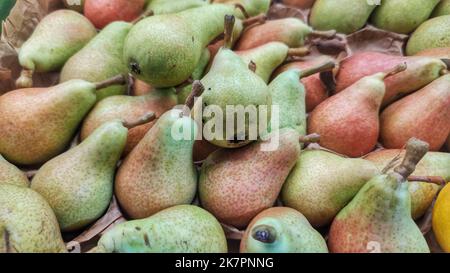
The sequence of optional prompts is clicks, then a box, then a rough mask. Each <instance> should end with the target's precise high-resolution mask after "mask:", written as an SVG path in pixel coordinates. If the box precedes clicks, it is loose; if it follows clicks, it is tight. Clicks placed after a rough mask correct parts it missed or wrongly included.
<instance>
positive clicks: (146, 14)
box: [131, 9, 155, 25]
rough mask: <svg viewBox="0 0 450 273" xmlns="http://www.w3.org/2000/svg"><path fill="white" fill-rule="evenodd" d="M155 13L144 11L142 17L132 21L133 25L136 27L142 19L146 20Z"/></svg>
mask: <svg viewBox="0 0 450 273" xmlns="http://www.w3.org/2000/svg"><path fill="white" fill-rule="evenodd" d="M154 14H155V13H154V12H153V10H151V9H148V10H146V11H144V12H143V13H142V14H141V15H139V17H138V18H136V19H134V20H133V21H131V24H132V25H136V24H137V23H139V22H140V21H141V20H142V19H145V18H146V17H149V16H153V15H154Z"/></svg>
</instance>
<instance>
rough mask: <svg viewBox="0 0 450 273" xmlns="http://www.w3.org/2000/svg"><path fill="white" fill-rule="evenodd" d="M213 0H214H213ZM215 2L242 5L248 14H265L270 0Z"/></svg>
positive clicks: (223, 0)
mask: <svg viewBox="0 0 450 273" xmlns="http://www.w3.org/2000/svg"><path fill="white" fill-rule="evenodd" d="M211 2H212V1H211ZM214 3H227V4H235V5H236V4H238V5H242V7H243V8H244V10H245V12H246V14H247V15H248V16H256V15H259V14H265V13H267V12H268V11H269V8H270V4H271V1H270V0H214Z"/></svg>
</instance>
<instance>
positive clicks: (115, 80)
mask: <svg viewBox="0 0 450 273" xmlns="http://www.w3.org/2000/svg"><path fill="white" fill-rule="evenodd" d="M126 83H127V79H126V77H125V76H124V75H117V76H115V77H112V78H110V79H107V80H105V81H102V82H98V83H96V84H95V89H96V90H100V89H103V88H106V87H109V86H112V85H124V84H126Z"/></svg>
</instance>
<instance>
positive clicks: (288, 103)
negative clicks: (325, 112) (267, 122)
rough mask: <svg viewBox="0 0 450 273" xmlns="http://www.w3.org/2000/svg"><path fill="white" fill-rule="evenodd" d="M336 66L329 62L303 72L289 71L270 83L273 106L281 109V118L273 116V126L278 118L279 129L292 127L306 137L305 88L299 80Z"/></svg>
mask: <svg viewBox="0 0 450 273" xmlns="http://www.w3.org/2000/svg"><path fill="white" fill-rule="evenodd" d="M334 66H335V65H334V63H333V62H327V63H322V64H320V65H317V66H315V67H312V68H310V69H306V70H303V71H300V70H297V69H295V70H294V69H293V70H288V71H286V72H283V73H281V74H280V75H279V76H278V77H276V78H275V79H274V80H273V81H272V82H271V83H270V85H269V91H270V93H271V95H272V105H273V106H278V108H279V116H277V117H275V116H274V115H272V120H271V126H273V124H274V122H275V120H274V119H275V118H276V119H278V120H277V122H278V127H279V128H285V127H290V128H292V129H295V130H296V131H297V132H298V133H299V134H300V135H306V130H307V128H306V127H307V126H306V105H305V87H304V86H303V84H302V83H301V82H300V81H299V79H302V78H306V77H308V76H311V75H313V74H316V73H319V72H324V71H327V70H331V69H333V68H334ZM271 129H273V128H271Z"/></svg>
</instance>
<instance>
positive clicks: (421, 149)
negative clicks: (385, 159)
mask: <svg viewBox="0 0 450 273" xmlns="http://www.w3.org/2000/svg"><path fill="white" fill-rule="evenodd" d="M429 147H430V145H429V144H428V143H426V142H424V141H422V140H419V139H417V138H411V139H410V140H408V143H407V144H406V154H405V157H404V158H403V161H402V163H401V164H400V166H398V167H396V168H395V169H394V172H396V173H397V174H399V175H401V176H402V177H403V178H404V180H406V178H407V177H408V176H410V175H411V174H412V173H413V172H414V170H415V169H416V165H417V163H419V161H420V160H421V159H422V158H423V157H424V156H425V154H426V153H427V152H428V149H429Z"/></svg>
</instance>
